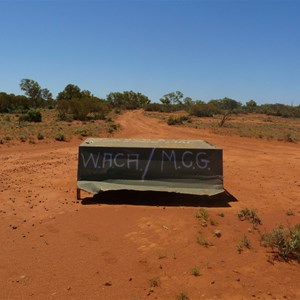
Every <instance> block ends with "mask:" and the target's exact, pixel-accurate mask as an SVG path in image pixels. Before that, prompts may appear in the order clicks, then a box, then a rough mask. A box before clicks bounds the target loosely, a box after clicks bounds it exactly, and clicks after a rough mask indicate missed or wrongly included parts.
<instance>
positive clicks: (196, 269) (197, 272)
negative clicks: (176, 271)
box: [191, 267, 200, 276]
mask: <svg viewBox="0 0 300 300" xmlns="http://www.w3.org/2000/svg"><path fill="white" fill-rule="evenodd" d="M191 273H192V275H194V276H200V269H199V268H197V267H194V268H193V269H192V271H191Z"/></svg>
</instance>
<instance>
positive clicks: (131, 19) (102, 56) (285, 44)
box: [0, 0, 300, 105]
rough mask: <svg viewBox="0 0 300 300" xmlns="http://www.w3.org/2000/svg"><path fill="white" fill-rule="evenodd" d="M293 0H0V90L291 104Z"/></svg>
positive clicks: (299, 4)
mask: <svg viewBox="0 0 300 300" xmlns="http://www.w3.org/2000/svg"><path fill="white" fill-rule="evenodd" d="M299 15H300V1H289V0H287V1H276V0H273V1H272V0H265V1H264V0H260V1H255V0H254V1H250V0H249V1H246V0H240V1H226V0H219V1H217V0H213V1H209V0H207V1H200V0H199V1H196V0H194V1H189V0H181V1H180V0H177V1H171V0H152V1H151V0H141V1H138V0H135V1H126V0H123V1H116V0H113V1H108V0H107V1H101V0H98V1H96V0H94V1H89V0H88V1H79V0H75V1H72V0H60V1H58V0H57V1H55V0H52V1H47V0H35V1H30V0H18V1H14V0H9V1H8V0H0V16H1V17H0V38H1V44H0V91H3V92H7V93H15V94H22V91H21V90H20V88H19V83H20V81H21V79H22V78H30V79H33V80H36V81H38V82H39V84H40V85H41V87H43V88H48V89H49V90H50V91H51V92H52V93H53V95H54V96H56V95H57V93H58V92H60V91H62V90H63V89H64V87H65V86H66V85H67V84H69V83H73V84H76V85H78V86H79V87H80V88H81V89H88V90H90V91H91V92H92V93H93V94H94V95H96V96H98V97H102V98H105V97H106V95H107V94H108V93H110V92H116V91H124V90H133V91H136V92H141V93H143V94H145V95H147V96H148V97H149V98H150V99H151V100H153V101H158V100H159V98H160V97H162V96H163V95H164V94H166V93H169V92H172V91H176V90H180V91H181V92H183V93H184V95H185V96H189V97H192V98H193V99H195V100H196V99H202V100H205V101H207V100H210V99H217V98H223V97H230V98H233V99H236V100H239V101H242V102H243V103H245V102H246V101H248V100H250V99H254V100H255V101H257V102H258V103H275V102H279V103H286V104H291V103H293V104H294V105H299V104H300V17H299Z"/></svg>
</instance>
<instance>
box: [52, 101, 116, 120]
mask: <svg viewBox="0 0 300 300" xmlns="http://www.w3.org/2000/svg"><path fill="white" fill-rule="evenodd" d="M57 110H58V118H59V119H60V120H62V121H71V120H81V121H85V120H97V119H103V120H104V119H105V117H106V115H107V114H108V113H109V112H110V110H111V107H110V105H109V104H108V103H107V102H106V101H104V100H100V99H98V98H96V97H85V98H81V99H70V100H65V99H63V100H58V101H57Z"/></svg>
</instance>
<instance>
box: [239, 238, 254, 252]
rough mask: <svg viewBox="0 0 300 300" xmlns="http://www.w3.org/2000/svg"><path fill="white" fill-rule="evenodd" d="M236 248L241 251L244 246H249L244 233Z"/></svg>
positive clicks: (248, 247)
mask: <svg viewBox="0 0 300 300" xmlns="http://www.w3.org/2000/svg"><path fill="white" fill-rule="evenodd" d="M236 248H237V251H238V252H239V253H241V252H242V251H243V249H244V248H247V249H250V248H251V244H250V241H249V239H248V237H247V236H246V235H244V236H243V238H242V240H241V241H240V242H239V243H238V244H237V246H236Z"/></svg>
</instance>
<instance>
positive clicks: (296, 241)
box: [261, 223, 300, 262]
mask: <svg viewBox="0 0 300 300" xmlns="http://www.w3.org/2000/svg"><path fill="white" fill-rule="evenodd" d="M261 244H262V245H263V246H265V247H271V248H272V249H273V250H276V251H277V252H278V255H279V256H280V257H282V258H283V259H284V260H290V259H292V260H296V261H298V262H300V223H299V224H297V225H295V226H294V227H291V228H290V227H288V228H285V227H284V226H282V225H278V226H277V227H276V228H275V229H274V230H273V231H271V232H270V233H264V234H262V235H261Z"/></svg>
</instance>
